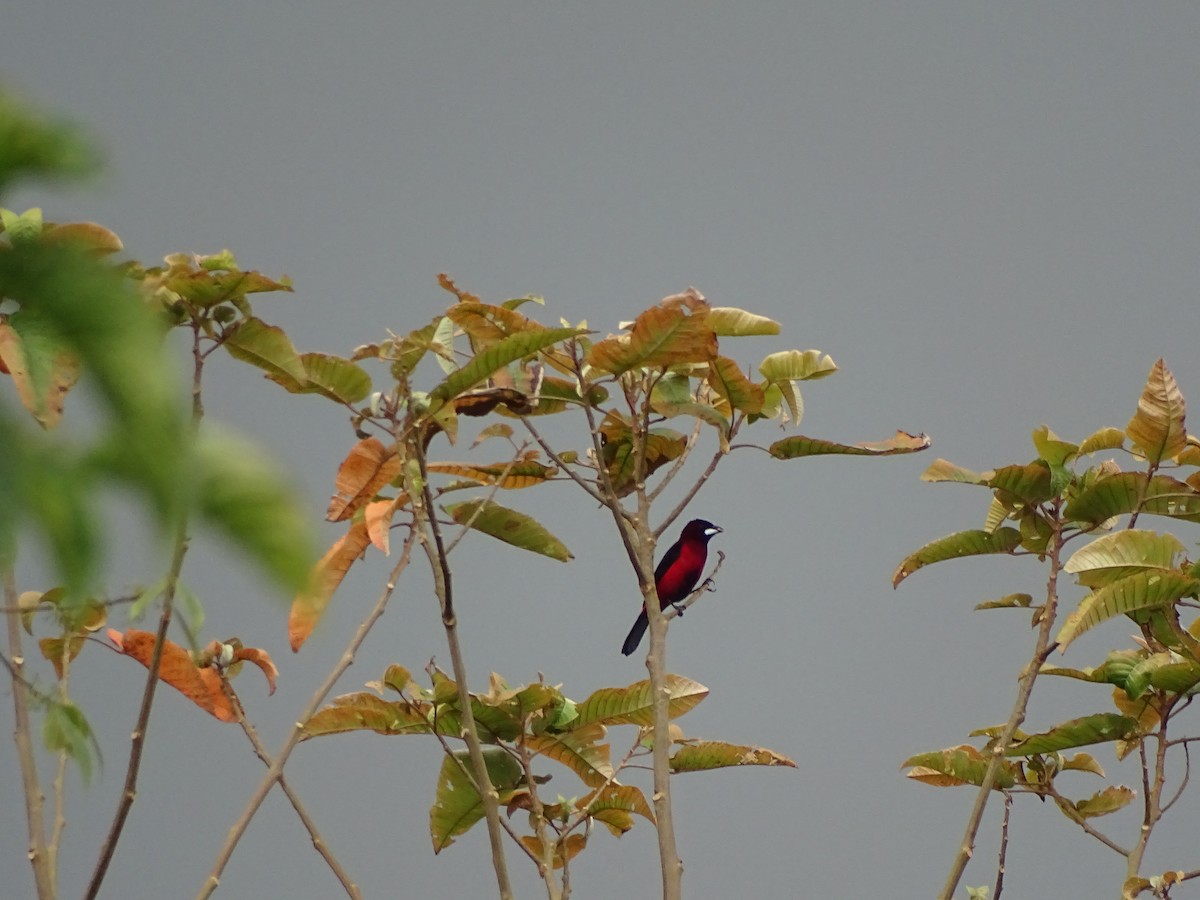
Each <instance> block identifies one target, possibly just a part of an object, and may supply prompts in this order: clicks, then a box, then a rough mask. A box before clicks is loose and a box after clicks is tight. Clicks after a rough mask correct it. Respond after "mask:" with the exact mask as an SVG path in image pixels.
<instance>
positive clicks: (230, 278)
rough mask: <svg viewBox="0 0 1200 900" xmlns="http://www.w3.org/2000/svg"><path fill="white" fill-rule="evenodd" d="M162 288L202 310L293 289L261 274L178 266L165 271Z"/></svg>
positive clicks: (283, 280) (289, 285)
mask: <svg viewBox="0 0 1200 900" xmlns="http://www.w3.org/2000/svg"><path fill="white" fill-rule="evenodd" d="M173 259H174V258H173ZM222 259H224V257H222ZM163 286H164V287H166V288H167V290H169V291H173V292H174V293H176V294H178V295H179V296H180V297H182V298H183V299H184V300H186V301H187V302H189V303H194V304H195V305H196V306H199V307H201V308H204V309H210V308H212V307H214V306H217V305H218V304H221V303H231V302H236V301H238V300H241V299H243V298H245V296H246V295H247V294H261V293H265V292H270V291H287V292H288V293H291V291H292V286H291V284H290V283H289V282H288V281H287V279H286V278H285V279H281V280H279V281H276V280H274V279H273V278H268V277H267V276H266V275H263V274H262V273H261V272H242V271H239V270H237V269H209V268H205V267H204V266H200V267H199V268H193V267H192V266H191V265H187V264H178V263H174V264H172V266H171V268H170V269H168V271H167V273H166V275H165V278H164V280H163Z"/></svg>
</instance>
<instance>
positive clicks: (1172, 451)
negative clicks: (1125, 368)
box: [1125, 359, 1187, 465]
mask: <svg viewBox="0 0 1200 900" xmlns="http://www.w3.org/2000/svg"><path fill="white" fill-rule="evenodd" d="M1185 410H1186V405H1185V403H1184V400H1183V394H1182V393H1181V392H1180V390H1179V385H1178V384H1177V383H1176V381H1175V376H1174V375H1172V374H1171V370H1170V369H1168V368H1167V366H1166V363H1164V362H1163V361H1162V359H1159V360H1158V361H1156V362H1155V363H1154V365H1153V366H1152V367H1151V368H1150V375H1149V376H1148V377H1147V379H1146V387H1145V389H1144V390H1143V391H1142V396H1141V398H1140V399H1139V400H1138V407H1137V411H1136V412H1135V413H1134V414H1133V418H1132V419H1130V420H1129V424H1128V425H1126V426H1125V433H1126V434H1128V435H1129V440H1130V441H1131V442H1132V443H1133V447H1134V449H1135V450H1137V451H1138V452H1139V453H1141V454H1142V455H1143V456H1145V457H1146V460H1147V461H1148V462H1150V463H1151V464H1152V465H1157V464H1158V463H1160V462H1162V461H1163V460H1165V459H1172V458H1174V457H1176V456H1178V455H1179V453H1181V452H1182V451H1183V448H1184V446H1185V444H1186V442H1187V430H1186V428H1185V427H1184V414H1185Z"/></svg>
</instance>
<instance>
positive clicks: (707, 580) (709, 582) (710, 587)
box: [700, 578, 717, 594]
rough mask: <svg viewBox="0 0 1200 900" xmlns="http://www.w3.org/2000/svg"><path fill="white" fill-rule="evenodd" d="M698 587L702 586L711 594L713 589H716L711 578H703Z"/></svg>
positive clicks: (715, 584)
mask: <svg viewBox="0 0 1200 900" xmlns="http://www.w3.org/2000/svg"><path fill="white" fill-rule="evenodd" d="M700 587H702V588H704V590H706V591H708V592H709V593H710V594H711V593H712V592H713V591H715V590H716V589H717V583H716V582H715V581H713V580H712V579H711V578H705V579H704V584H702V585H700Z"/></svg>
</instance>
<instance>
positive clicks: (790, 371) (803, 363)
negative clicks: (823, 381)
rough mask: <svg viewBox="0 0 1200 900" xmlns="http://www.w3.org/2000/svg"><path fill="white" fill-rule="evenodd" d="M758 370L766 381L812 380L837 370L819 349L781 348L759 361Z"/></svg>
mask: <svg viewBox="0 0 1200 900" xmlns="http://www.w3.org/2000/svg"><path fill="white" fill-rule="evenodd" d="M758 371H760V372H761V373H762V376H763V378H765V379H767V381H774V382H784V381H812V380H814V379H817V378H825V377H826V376H828V375H832V374H833V373H834V372H836V371H837V365H836V364H835V363H834V361H833V360H832V359H831V358H830V357H829V356H828V355H827V354H825V353H822V352H821V351H820V350H803V351H801V350H781V351H779V352H778V353H772V354H771V355H770V356H767V357H766V358H765V359H763V361H762V362H761V363H759V366H758Z"/></svg>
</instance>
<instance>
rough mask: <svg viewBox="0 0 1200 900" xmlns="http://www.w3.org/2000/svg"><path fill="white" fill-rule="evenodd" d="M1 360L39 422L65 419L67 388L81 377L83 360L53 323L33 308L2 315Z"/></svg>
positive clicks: (49, 423) (50, 425) (51, 425)
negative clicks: (80, 363) (69, 346)
mask: <svg viewBox="0 0 1200 900" xmlns="http://www.w3.org/2000/svg"><path fill="white" fill-rule="evenodd" d="M0 362H3V363H4V367H5V368H7V369H8V371H9V374H10V376H11V378H12V380H13V386H14V387H15V388H16V389H17V396H18V397H19V398H20V400H21V405H22V406H24V407H25V408H26V409H27V410H29V412H30V413H32V414H33V417H34V418H35V419H36V420H37V422H38V424H39V425H41V426H42V427H43V428H46V429H50V428H54V427H55V426H56V425H58V423H59V420H60V419H61V418H62V413H63V403H64V401H65V400H66V395H67V391H69V390H70V389H71V388H72V387H74V385H75V382H76V381H78V379H79V360H78V358H77V357H76V356H75V354H73V353H72V352H71V351H70V349H69V348H68V347H67V346H66V345H65V344H64V343H63V341H62V339H61V338H60V337H59V336H58V335H57V334H56V333H55V331H54V328H53V327H52V326H51V325H50V323H48V322H46V321H45V320H44V319H43V318H42V317H41V316H38V315H37V314H36V313H35V312H33V311H30V310H20V311H18V312H17V313H15V314H13V315H11V316H8V317H7V321H6V320H5V319H4V318H3V317H0Z"/></svg>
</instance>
